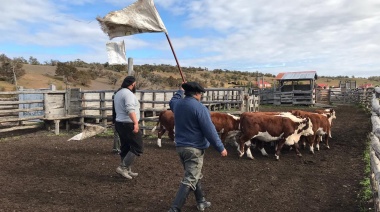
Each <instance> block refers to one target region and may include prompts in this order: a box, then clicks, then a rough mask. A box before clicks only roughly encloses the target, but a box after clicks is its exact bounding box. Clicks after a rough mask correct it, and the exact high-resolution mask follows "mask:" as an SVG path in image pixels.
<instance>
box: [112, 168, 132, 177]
mask: <svg viewBox="0 0 380 212" xmlns="http://www.w3.org/2000/svg"><path fill="white" fill-rule="evenodd" d="M116 173H118V174H120V175H121V176H123V177H125V178H127V179H129V180H131V179H132V177H131V175H129V174H128V169H127V168H126V167H123V166H118V167H117V168H116Z"/></svg>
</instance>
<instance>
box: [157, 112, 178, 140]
mask: <svg viewBox="0 0 380 212" xmlns="http://www.w3.org/2000/svg"><path fill="white" fill-rule="evenodd" d="M158 125H159V126H160V130H159V131H158V134H157V136H158V138H157V145H158V146H159V147H161V138H162V135H164V134H165V132H166V130H167V131H168V135H169V138H170V139H171V140H172V141H173V142H174V113H173V111H171V110H164V111H161V112H160V115H159V116H158V121H157V124H156V126H155V127H153V129H152V132H154V131H155V130H156V129H157V127H158Z"/></svg>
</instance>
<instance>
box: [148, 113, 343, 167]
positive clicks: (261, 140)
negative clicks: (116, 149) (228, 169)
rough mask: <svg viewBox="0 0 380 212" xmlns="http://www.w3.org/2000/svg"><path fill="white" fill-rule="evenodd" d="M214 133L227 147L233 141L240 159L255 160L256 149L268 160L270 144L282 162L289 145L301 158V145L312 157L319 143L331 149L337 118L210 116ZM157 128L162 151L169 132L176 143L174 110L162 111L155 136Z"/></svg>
mask: <svg viewBox="0 0 380 212" xmlns="http://www.w3.org/2000/svg"><path fill="white" fill-rule="evenodd" d="M210 115H211V120H212V122H213V124H214V125H215V129H216V130H217V132H218V133H219V134H220V137H221V140H222V142H223V143H224V144H226V141H227V140H233V141H234V143H235V145H236V146H237V151H238V153H239V157H242V156H243V155H244V154H246V156H247V157H248V158H251V159H253V158H254V157H253V156H252V153H251V150H250V148H251V146H253V145H254V146H256V147H257V148H258V149H259V150H260V152H261V154H262V155H265V156H268V153H267V152H266V151H265V148H264V147H265V146H266V145H265V144H266V143H267V142H270V143H271V144H272V145H273V144H274V145H275V159H276V160H279V158H280V152H281V149H282V147H283V146H284V145H285V144H286V145H288V146H291V147H292V148H294V150H295V152H296V154H297V155H298V156H299V157H301V156H302V155H301V153H300V151H299V148H300V147H299V144H302V146H303V147H306V145H308V147H309V150H310V153H312V154H314V146H315V149H316V150H317V151H319V149H320V142H321V141H324V142H325V144H326V147H327V148H330V147H329V143H328V141H329V138H331V126H332V120H333V119H335V118H336V115H335V110H334V109H323V110H315V111H313V112H309V111H303V110H291V111H287V112H244V113H242V114H241V115H240V116H234V115H231V114H227V113H220V112H210ZM157 127H159V131H158V139H157V145H158V146H159V147H161V145H162V144H161V139H162V135H163V134H164V133H165V132H166V131H168V135H169V138H170V139H171V140H172V141H173V142H174V140H175V136H174V135H175V126H174V114H173V112H172V111H171V110H165V111H162V112H161V113H160V114H159V117H158V121H157V124H156V126H155V127H154V128H153V129H152V132H154V131H155V130H156V129H157Z"/></svg>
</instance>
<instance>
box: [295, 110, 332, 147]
mask: <svg viewBox="0 0 380 212" xmlns="http://www.w3.org/2000/svg"><path fill="white" fill-rule="evenodd" d="M292 114H293V115H295V116H299V117H303V118H306V117H307V118H310V120H311V122H312V123H313V132H314V134H313V135H309V136H306V140H307V142H308V144H309V146H310V152H311V153H312V154H314V144H315V145H316V149H317V151H319V142H320V141H321V140H322V139H324V140H325V142H326V146H327V148H328V149H329V148H330V146H329V138H331V125H330V121H329V118H330V114H318V113H313V112H307V111H302V110H292Z"/></svg>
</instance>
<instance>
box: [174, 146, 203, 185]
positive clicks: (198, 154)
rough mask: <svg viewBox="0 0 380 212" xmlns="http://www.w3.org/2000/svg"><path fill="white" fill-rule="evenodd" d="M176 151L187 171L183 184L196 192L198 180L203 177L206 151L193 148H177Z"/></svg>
mask: <svg viewBox="0 0 380 212" xmlns="http://www.w3.org/2000/svg"><path fill="white" fill-rule="evenodd" d="M176 150H177V153H178V155H179V158H180V160H181V163H182V165H183V168H184V170H185V176H184V177H183V179H182V182H181V183H182V184H185V185H188V186H190V187H191V189H193V190H195V187H196V185H197V183H198V180H200V179H202V177H203V174H202V167H203V157H204V154H205V150H201V149H196V148H193V147H177V148H176Z"/></svg>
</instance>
